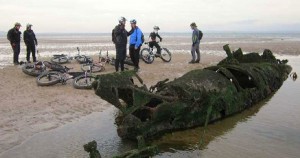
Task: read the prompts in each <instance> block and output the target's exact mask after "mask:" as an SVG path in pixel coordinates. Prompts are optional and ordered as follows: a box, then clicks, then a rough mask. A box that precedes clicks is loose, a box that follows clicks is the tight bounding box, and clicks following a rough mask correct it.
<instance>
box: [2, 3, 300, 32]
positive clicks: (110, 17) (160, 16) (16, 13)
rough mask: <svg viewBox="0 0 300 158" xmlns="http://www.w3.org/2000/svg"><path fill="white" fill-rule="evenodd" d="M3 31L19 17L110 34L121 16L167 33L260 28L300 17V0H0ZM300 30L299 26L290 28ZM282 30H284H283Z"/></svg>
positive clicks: (41, 28) (41, 26) (48, 28)
mask: <svg viewBox="0 0 300 158" xmlns="http://www.w3.org/2000/svg"><path fill="white" fill-rule="evenodd" d="M0 3H1V6H0V10H1V14H0V19H1V25H0V30H4V31H6V30H8V29H9V28H11V27H12V25H13V23H14V22H16V21H19V22H21V23H22V24H26V23H32V24H34V29H35V31H36V32H110V31H111V29H112V28H113V27H114V25H116V24H117V19H118V17H119V16H125V17H127V18H128V19H131V18H135V19H137V20H138V24H139V26H140V27H141V28H142V29H143V30H144V31H145V32H149V31H151V30H152V27H153V26H154V25H159V26H162V27H161V28H162V31H166V32H186V31H190V29H189V24H190V23H191V22H196V23H197V24H198V25H199V26H200V27H201V28H202V30H207V31H209V30H219V31H222V30H240V31H243V30H244V31H245V30H246V31H247V30H252V31H255V30H259V28H267V27H271V28H273V29H274V30H276V29H280V28H278V27H277V26H276V25H278V24H280V25H282V26H288V25H292V24H293V23H294V22H295V21H299V19H300V14H299V11H298V6H300V1H298V0H286V1H282V0H252V1H240V0H230V1H228V0H227V1H225V0H201V1H199V0H164V1H161V0H151V1H149V0H139V1H131V0H129V1H120V0H109V1H99V0H63V1H61V0H51V1H37V0H26V1H23V0H11V1H7V0H0ZM287 29H291V30H300V28H298V29H297V28H296V27H292V26H291V27H287ZM280 30H282V29H280Z"/></svg>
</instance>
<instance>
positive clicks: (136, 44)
mask: <svg viewBox="0 0 300 158" xmlns="http://www.w3.org/2000/svg"><path fill="white" fill-rule="evenodd" d="M130 24H131V28H132V30H133V31H132V34H131V35H130V41H129V55H130V58H131V61H132V62H133V64H134V70H135V71H138V70H139V69H140V67H139V59H140V49H141V46H142V44H143V32H142V31H141V29H140V28H139V27H138V26H137V25H136V20H135V19H133V20H131V21H130Z"/></svg>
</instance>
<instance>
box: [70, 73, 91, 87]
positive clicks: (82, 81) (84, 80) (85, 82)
mask: <svg viewBox="0 0 300 158" xmlns="http://www.w3.org/2000/svg"><path fill="white" fill-rule="evenodd" d="M95 79H96V77H94V76H92V75H86V76H85V75H81V76H78V77H76V78H75V79H74V80H73V87H74V88H76V89H92V84H93V82H94V81H95Z"/></svg>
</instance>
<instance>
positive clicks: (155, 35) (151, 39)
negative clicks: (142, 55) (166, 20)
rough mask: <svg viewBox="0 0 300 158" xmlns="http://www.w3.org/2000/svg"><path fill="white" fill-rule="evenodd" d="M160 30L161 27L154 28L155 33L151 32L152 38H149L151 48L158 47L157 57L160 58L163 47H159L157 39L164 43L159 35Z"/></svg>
mask: <svg viewBox="0 0 300 158" xmlns="http://www.w3.org/2000/svg"><path fill="white" fill-rule="evenodd" d="M158 30H160V29H159V27H158V26H154V27H153V32H151V33H150V36H149V37H150V42H149V46H150V48H153V46H154V47H156V49H157V52H156V54H155V55H156V56H160V52H161V47H160V46H159V44H158V42H156V37H158V38H159V41H160V42H161V41H162V38H161V37H160V35H159V34H158Z"/></svg>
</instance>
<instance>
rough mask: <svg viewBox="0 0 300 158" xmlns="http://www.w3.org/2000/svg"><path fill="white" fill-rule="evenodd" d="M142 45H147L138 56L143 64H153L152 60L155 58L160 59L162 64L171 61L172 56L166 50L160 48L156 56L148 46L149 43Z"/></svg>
mask: <svg viewBox="0 0 300 158" xmlns="http://www.w3.org/2000/svg"><path fill="white" fill-rule="evenodd" d="M158 43H159V42H158ZM144 44H145V45H148V48H143V49H142V50H141V53H140V54H141V57H142V60H143V61H144V62H145V63H147V64H151V63H153V61H154V58H157V57H159V58H161V59H162V60H163V61H164V62H170V61H171V59H172V55H171V53H170V51H169V50H168V49H167V48H161V54H160V55H157V54H156V53H155V52H154V49H153V48H151V47H150V46H149V42H145V43H144Z"/></svg>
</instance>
